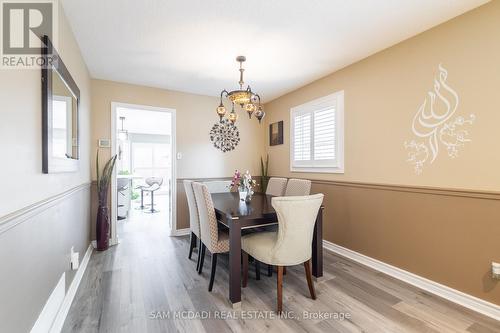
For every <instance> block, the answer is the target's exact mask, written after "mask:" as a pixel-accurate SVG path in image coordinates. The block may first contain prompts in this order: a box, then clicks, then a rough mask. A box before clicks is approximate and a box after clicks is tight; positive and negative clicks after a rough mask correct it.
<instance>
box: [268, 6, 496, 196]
mask: <svg viewBox="0 0 500 333" xmlns="http://www.w3.org/2000/svg"><path fill="white" fill-rule="evenodd" d="M499 35H500V1H494V2H492V3H490V4H487V5H485V6H482V7H480V8H479V9H477V10H473V11H471V12H469V13H466V14H465V15H462V16H460V17H458V18H456V19H453V20H451V21H449V22H447V23H445V24H442V25H440V26H438V27H436V28H434V29H431V30H429V31H427V32H425V33H422V34H420V35H418V36H416V37H413V38H411V39H409V40H407V41H404V42H402V43H400V44H398V45H396V46H393V47H391V48H389V49H386V50H385V51H382V52H380V53H377V54H375V55H373V56H371V57H369V58H366V59H365V60H362V61H360V62H358V63H356V64H354V65H351V66H349V67H346V68H344V69H342V70H340V71H338V72H336V73H333V74H331V75H329V76H327V77H325V78H323V79H320V80H318V81H315V82H313V83H311V84H309V85H307V86H304V87H302V88H300V89H298V90H296V91H294V92H292V93H289V94H287V95H285V96H283V97H280V98H278V99H276V100H274V101H272V102H270V103H267V104H266V110H267V117H266V123H267V124H269V123H271V122H275V121H279V120H284V129H285V144H284V145H281V146H273V147H268V151H269V153H270V154H271V162H270V173H271V174H276V175H284V176H292V175H294V176H301V177H307V178H313V179H330V180H343V181H361V182H370V183H382V184H403V185H420V186H421V185H425V186H436V187H446V188H459V189H474V190H490V191H498V190H500V177H499V176H498V175H499V170H500V154H498V153H497V149H496V148H495V144H496V143H497V142H500V131H498V124H499V123H500V106H499V105H500V94H499V93H498V90H499V87H500V63H499V59H500V43H499V42H498V38H499V37H498V36H499ZM440 63H442V64H443V66H444V67H445V68H446V69H447V70H448V80H447V82H448V84H449V85H450V86H451V87H452V88H453V89H455V90H456V91H457V93H458V95H459V97H460V104H459V108H458V110H457V113H456V115H464V116H467V115H469V114H471V113H473V114H475V115H476V123H475V124H474V125H473V126H472V127H471V130H470V137H471V139H472V142H469V143H467V144H466V145H465V146H464V147H462V149H460V153H459V157H458V158H456V159H451V158H449V157H448V156H447V155H446V152H445V151H444V149H443V148H441V149H442V150H441V152H440V154H439V156H438V157H437V159H436V161H435V162H434V163H433V164H432V165H429V166H426V167H425V168H424V171H423V173H422V174H421V175H416V174H415V173H414V172H413V168H412V166H411V165H410V164H409V163H407V162H406V161H405V159H406V157H407V151H406V150H405V148H404V146H403V143H404V142H405V141H406V140H409V139H411V138H413V135H412V131H411V124H412V119H413V117H414V115H415V113H416V111H417V108H418V107H419V106H420V105H421V103H422V102H423V100H424V98H425V97H426V94H427V91H429V90H430V89H432V87H433V79H434V77H435V75H436V74H437V72H438V65H439V64H440ZM290 70H293V69H290ZM339 90H344V91H345V174H292V173H290V171H289V170H290V166H289V143H290V141H289V126H290V122H289V112H290V108H291V107H293V106H296V105H300V104H302V103H304V102H307V101H310V100H313V99H315V98H318V97H322V96H325V95H328V94H331V93H333V92H336V91H339Z"/></svg>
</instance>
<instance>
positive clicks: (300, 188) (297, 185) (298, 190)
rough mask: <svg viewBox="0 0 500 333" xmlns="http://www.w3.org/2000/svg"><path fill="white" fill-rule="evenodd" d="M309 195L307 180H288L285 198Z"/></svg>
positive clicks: (309, 189) (309, 185) (309, 186)
mask: <svg viewBox="0 0 500 333" xmlns="http://www.w3.org/2000/svg"><path fill="white" fill-rule="evenodd" d="M309 194H311V181H310V180H307V179H289V180H288V184H286V191H285V196H287V197H289V196H304V195H309Z"/></svg>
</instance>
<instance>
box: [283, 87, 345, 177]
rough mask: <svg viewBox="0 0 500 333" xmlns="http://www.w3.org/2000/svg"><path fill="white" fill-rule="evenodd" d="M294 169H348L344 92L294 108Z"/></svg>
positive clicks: (291, 167)
mask: <svg viewBox="0 0 500 333" xmlns="http://www.w3.org/2000/svg"><path fill="white" fill-rule="evenodd" d="M290 118H291V119H290V120H291V121H290V124H291V126H290V138H291V139H290V145H291V147H290V170H291V171H297V172H332V173H343V172H344V92H343V91H339V92H336V93H334V94H332V95H328V96H325V97H322V98H319V99H316V100H314V101H311V102H308V103H306V104H302V105H299V106H296V107H294V108H292V109H291V110H290Z"/></svg>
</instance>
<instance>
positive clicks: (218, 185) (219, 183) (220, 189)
mask: <svg viewBox="0 0 500 333" xmlns="http://www.w3.org/2000/svg"><path fill="white" fill-rule="evenodd" d="M203 184H205V185H207V188H208V192H210V193H224V192H229V191H230V186H231V181H230V180H210V181H207V182H203Z"/></svg>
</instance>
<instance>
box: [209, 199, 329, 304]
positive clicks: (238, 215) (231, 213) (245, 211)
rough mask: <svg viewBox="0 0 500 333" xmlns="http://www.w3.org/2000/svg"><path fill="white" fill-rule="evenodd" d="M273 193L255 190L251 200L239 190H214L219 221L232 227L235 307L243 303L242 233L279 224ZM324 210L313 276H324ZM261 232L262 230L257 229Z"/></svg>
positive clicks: (316, 237) (231, 273) (317, 234)
mask: <svg viewBox="0 0 500 333" xmlns="http://www.w3.org/2000/svg"><path fill="white" fill-rule="evenodd" d="M272 198H273V196H272V195H268V194H264V193H254V194H253V195H252V198H251V200H250V201H249V202H245V201H244V200H241V199H240V196H239V193H238V192H225V193H213V194H212V200H213V203H214V208H215V214H216V217H217V221H218V223H222V224H223V225H224V226H226V227H227V228H228V229H229V301H230V302H231V304H232V306H233V308H237V307H239V306H241V234H242V230H245V229H254V230H255V229H257V230H259V229H260V228H261V227H264V226H270V225H276V224H278V217H277V214H276V211H275V210H274V208H273V206H272V203H271V200H272ZM323 210H324V207H323V206H321V208H320V209H319V211H318V215H317V217H316V223H315V225H314V233H313V241H312V245H311V246H312V258H311V259H312V275H313V276H314V277H315V278H320V277H322V276H323V230H322V229H323ZM257 232H258V231H257Z"/></svg>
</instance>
